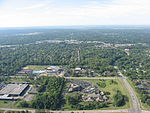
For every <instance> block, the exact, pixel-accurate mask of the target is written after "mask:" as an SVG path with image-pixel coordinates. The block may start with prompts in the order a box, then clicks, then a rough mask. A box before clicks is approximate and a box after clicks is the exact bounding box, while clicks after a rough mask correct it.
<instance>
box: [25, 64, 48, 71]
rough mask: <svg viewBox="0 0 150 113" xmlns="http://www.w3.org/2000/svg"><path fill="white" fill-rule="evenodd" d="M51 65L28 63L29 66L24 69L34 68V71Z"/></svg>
mask: <svg viewBox="0 0 150 113" xmlns="http://www.w3.org/2000/svg"><path fill="white" fill-rule="evenodd" d="M49 66H50V65H28V66H26V67H24V68H23V69H32V70H34V71H39V70H43V69H45V68H47V67H49Z"/></svg>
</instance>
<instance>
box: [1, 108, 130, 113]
mask: <svg viewBox="0 0 150 113" xmlns="http://www.w3.org/2000/svg"><path fill="white" fill-rule="evenodd" d="M0 110H3V111H5V112H6V111H27V109H14V108H0ZM28 111H30V112H31V113H36V110H34V109H29V110H28ZM40 112H47V113H50V112H52V113H72V112H74V113H121V112H122V113H126V112H128V109H120V110H79V111H51V110H43V111H42V110H40Z"/></svg>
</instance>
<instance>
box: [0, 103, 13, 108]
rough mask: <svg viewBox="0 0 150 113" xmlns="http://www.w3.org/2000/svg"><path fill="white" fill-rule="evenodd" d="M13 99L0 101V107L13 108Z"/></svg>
mask: <svg viewBox="0 0 150 113" xmlns="http://www.w3.org/2000/svg"><path fill="white" fill-rule="evenodd" d="M14 103H15V101H0V107H1V108H5V107H6V108H7V107H8V108H13V107H14Z"/></svg>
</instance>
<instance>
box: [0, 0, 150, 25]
mask: <svg viewBox="0 0 150 113" xmlns="http://www.w3.org/2000/svg"><path fill="white" fill-rule="evenodd" d="M73 25H150V0H0V27H29V26H73Z"/></svg>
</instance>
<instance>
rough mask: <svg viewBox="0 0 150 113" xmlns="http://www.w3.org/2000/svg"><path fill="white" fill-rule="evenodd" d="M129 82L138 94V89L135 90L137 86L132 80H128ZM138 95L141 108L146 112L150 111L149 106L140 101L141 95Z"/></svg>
mask: <svg viewBox="0 0 150 113" xmlns="http://www.w3.org/2000/svg"><path fill="white" fill-rule="evenodd" d="M127 80H128V82H129V84H130V85H131V87H132V88H133V90H134V91H135V92H136V89H135V86H134V84H133V82H132V81H131V80H129V79H127ZM136 95H137V98H138V100H139V102H140V104H141V108H142V109H144V110H150V106H148V105H147V104H145V103H142V102H141V101H140V95H139V94H138V93H137V92H136Z"/></svg>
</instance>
